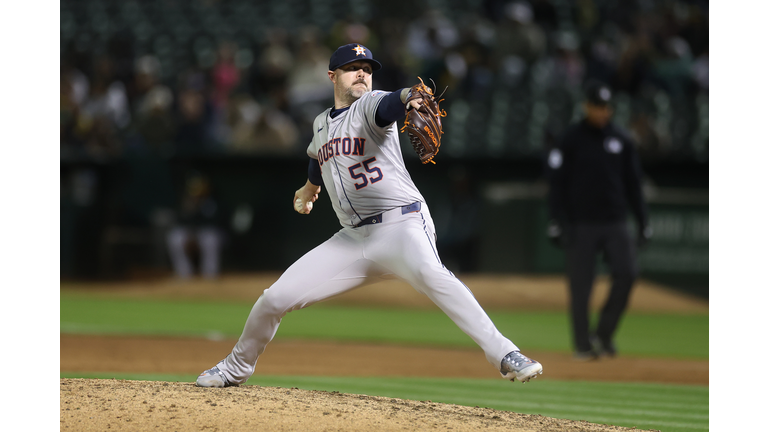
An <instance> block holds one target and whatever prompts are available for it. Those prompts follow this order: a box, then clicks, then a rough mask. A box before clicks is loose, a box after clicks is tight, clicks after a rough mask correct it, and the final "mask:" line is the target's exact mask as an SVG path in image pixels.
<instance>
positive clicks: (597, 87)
mask: <svg viewBox="0 0 768 432" xmlns="http://www.w3.org/2000/svg"><path fill="white" fill-rule="evenodd" d="M585 87H586V89H585V92H584V93H585V96H586V99H587V102H589V103H591V104H593V105H597V106H606V105H608V104H609V103H611V99H613V95H612V94H611V89H610V88H609V87H608V86H607V85H606V84H605V83H603V82H601V81H597V80H590V81H589V82H587V84H586V86H585Z"/></svg>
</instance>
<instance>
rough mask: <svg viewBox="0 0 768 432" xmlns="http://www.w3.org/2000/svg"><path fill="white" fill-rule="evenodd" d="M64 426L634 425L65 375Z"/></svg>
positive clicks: (520, 430)
mask: <svg viewBox="0 0 768 432" xmlns="http://www.w3.org/2000/svg"><path fill="white" fill-rule="evenodd" d="M60 388H61V404H60V411H61V430H75V431H86V432H87V431H105V430H110V431H121V430H134V431H135V430H160V431H164V430H210V431H252V430H270V431H292V430H301V431H329V430H333V431H420V430H441V431H444V430H459V431H461V430H486V431H506V432H524V431H543V430H546V431H550V432H558V431H563V432H566V431H569V432H570V431H599V432H603V431H629V430H632V431H637V429H629V428H622V427H618V426H604V425H596V424H592V423H588V422H583V421H581V422H576V421H571V420H560V419H552V418H548V417H543V416H539V415H528V414H516V413H512V412H508V411H497V410H493V409H490V408H477V407H476V408H471V407H465V406H461V405H449V404H441V403H432V402H430V401H409V400H403V399H394V398H384V397H377V396H365V395H352V394H342V393H338V392H330V393H329V392H324V391H309V390H299V389H285V388H272V387H261V386H241V387H230V388H225V389H207V388H200V387H196V386H195V385H194V384H192V383H169V382H157V381H125V380H93V379H62V380H61V381H60Z"/></svg>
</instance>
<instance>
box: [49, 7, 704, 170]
mask: <svg viewBox="0 0 768 432" xmlns="http://www.w3.org/2000/svg"><path fill="white" fill-rule="evenodd" d="M60 4H61V35H62V38H61V41H62V42H61V43H62V46H61V62H60V79H61V82H60V91H61V94H60V119H61V122H60V126H61V152H62V158H63V157H65V156H76V157H83V156H84V157H95V158H100V157H101V158H104V157H106V158H111V157H120V156H121V155H124V154H126V153H130V152H137V153H154V154H160V155H173V154H232V153H246V154H275V155H296V156H298V155H302V154H304V150H305V148H306V145H307V144H308V142H309V140H310V139H311V136H312V131H311V122H312V120H313V119H314V117H315V116H316V115H317V114H318V113H319V112H321V111H322V110H323V109H325V108H327V107H328V106H330V105H331V104H332V100H333V98H332V86H331V85H330V83H329V82H328V78H327V75H326V71H327V68H328V59H329V56H330V54H331V53H332V52H333V50H334V49H335V48H336V47H338V46H340V45H342V44H345V43H351V42H357V43H361V44H363V45H365V46H367V47H369V48H370V49H371V50H372V51H373V53H374V56H375V57H376V58H377V59H378V60H379V61H381V63H382V64H383V65H384V68H383V69H382V70H381V71H379V72H377V73H376V74H375V75H374V88H379V89H384V90H395V89H397V88H401V87H406V86H410V85H413V84H414V83H415V81H416V77H417V76H421V77H422V78H425V80H426V79H427V78H432V79H434V80H435V82H436V85H437V87H438V88H439V89H442V88H444V87H446V86H447V87H448V92H447V93H446V96H445V97H446V100H447V101H449V103H450V104H452V105H453V106H456V107H458V105H456V104H457V102H459V101H461V102H463V103H466V104H467V106H469V107H473V106H475V105H473V103H476V104H477V106H482V105H484V104H487V103H488V102H489V101H490V100H491V99H492V98H499V97H506V98H509V99H513V101H512V102H514V101H515V100H519V101H525V103H526V104H528V105H530V106H528V107H526V109H524V110H522V111H523V113H521V114H520V113H519V114H518V115H519V116H520V117H519V120H520V121H521V122H522V123H525V124H533V125H534V126H535V127H536V128H541V129H542V131H544V134H543V135H541V138H538V136H539V135H531V136H532V137H534V136H535V137H537V138H531V139H535V140H536V141H537V142H536V143H533V147H534V148H535V147H536V146H537V145H541V146H542V147H544V146H546V142H544V141H546V139H547V137H550V138H551V137H553V136H554V135H556V134H557V133H558V132H559V131H560V130H561V129H562V127H563V126H564V125H565V124H567V123H568V122H569V121H571V120H572V118H573V117H574V115H575V114H576V113H577V112H578V101H580V93H579V92H580V91H581V86H582V84H583V83H584V82H585V81H586V80H588V79H590V78H597V79H600V80H603V81H605V82H606V83H608V84H609V85H610V86H611V87H612V88H613V89H614V90H615V92H616V93H617V95H618V97H617V98H616V99H617V106H616V120H617V122H618V123H620V124H622V125H623V126H625V127H626V128H627V129H629V130H630V132H631V133H632V135H633V136H634V138H635V139H636V140H637V142H638V143H639V144H640V149H641V154H650V155H653V154H660V155H663V154H664V153H665V152H671V151H676V150H681V149H682V151H687V152H688V153H691V152H693V153H697V152H698V154H702V153H703V154H706V152H707V150H706V149H707V147H706V146H707V145H708V132H707V131H708V120H707V119H708V108H707V107H708V88H709V72H708V71H709V57H708V51H709V22H708V13H709V12H708V2H706V1H698V0H631V1H625V2H614V1H607V0H577V1H566V0H529V1H511V2H510V1H504V0H476V1H472V2H465V1H444V2H424V3H423V4H424V5H423V6H422V5H421V2H420V3H419V4H416V3H414V2H405V1H400V0H390V1H386V2H384V1H370V2H364V1H357V0H349V1H330V0H313V1H310V2H299V3H297V2H294V1H291V0H285V1H284V2H281V3H279V4H278V3H274V2H254V1H248V2H246V1H235V0H230V1H225V0H222V1H215V0H207V1H206V0H194V1H190V2H181V1H174V0H158V1H135V0H134V1H128V2H99V1H88V0H81V1H75V0H64V1H62V2H61V3H60ZM265 4H266V5H265ZM427 5H431V6H427ZM281 8H287V9H289V10H291V9H292V8H295V10H296V13H295V14H293V15H289V18H284V17H283V16H284V15H281V12H280V11H281V10H283V9H281ZM280 17H283V18H280ZM281 19H282V20H281ZM501 89H503V90H504V91H506V93H505V92H503V91H501ZM520 95H525V97H526V98H523V96H520ZM538 97H540V100H541V102H540V104H541V105H538V102H537V101H538V100H539V99H537V98H538ZM547 97H550V98H549V99H547ZM558 104H559V105H558ZM450 106H451V105H449V113H451V112H452V111H453V114H455V115H454V116H453V118H447V119H446V123H447V125H446V129H447V130H450V129H451V121H457V122H458V121H460V120H461V110H460V109H458V108H457V109H455V110H451V109H450ZM558 106H559V107H561V108H557V107H558ZM514 112H515V111H514V110H512V111H510V113H509V114H508V115H509V116H512V115H514ZM681 113H682V114H681ZM683 114H685V115H683ZM449 117H450V116H449ZM498 120H501V121H502V122H504V121H505V119H504V118H502V119H496V120H493V121H498ZM512 120H514V119H512ZM487 121H489V122H490V121H492V120H491V119H490V118H489V119H488V120H487ZM531 122H534V123H531ZM535 122H538V123H535ZM513 123H514V121H510V124H513ZM485 126H486V125H482V124H479V125H473V127H476V128H483V127H485ZM538 141H541V142H540V143H538ZM506 145H509V146H514V145H516V144H515V142H509V143H507V144H506Z"/></svg>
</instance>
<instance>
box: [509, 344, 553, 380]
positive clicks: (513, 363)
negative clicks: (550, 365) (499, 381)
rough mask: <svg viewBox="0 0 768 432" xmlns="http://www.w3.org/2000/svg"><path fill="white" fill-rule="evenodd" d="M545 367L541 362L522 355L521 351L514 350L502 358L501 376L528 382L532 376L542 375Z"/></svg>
mask: <svg viewBox="0 0 768 432" xmlns="http://www.w3.org/2000/svg"><path fill="white" fill-rule="evenodd" d="M543 370H544V368H543V367H542V366H541V363H539V362H537V361H536V360H531V359H529V358H528V357H526V356H524V355H522V354H521V353H520V351H512V352H511V353H509V354H507V355H506V356H504V358H503V359H502V360H501V369H500V370H499V372H501V376H502V377H503V378H505V379H508V380H510V381H514V380H515V379H517V380H518V381H520V382H522V383H526V382H528V381H530V380H531V378H536V377H537V376H539V375H541V374H542V372H543Z"/></svg>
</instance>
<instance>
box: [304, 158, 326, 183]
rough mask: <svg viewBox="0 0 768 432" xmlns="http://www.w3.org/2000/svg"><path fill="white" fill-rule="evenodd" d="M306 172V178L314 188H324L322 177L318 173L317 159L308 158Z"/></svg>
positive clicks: (320, 173) (319, 172)
mask: <svg viewBox="0 0 768 432" xmlns="http://www.w3.org/2000/svg"><path fill="white" fill-rule="evenodd" d="M307 171H308V173H307V178H308V179H309V182H310V183H312V184H313V185H315V186H324V185H323V175H322V172H321V171H320V163H319V162H318V161H317V159H313V158H309V168H308V170H307Z"/></svg>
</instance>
